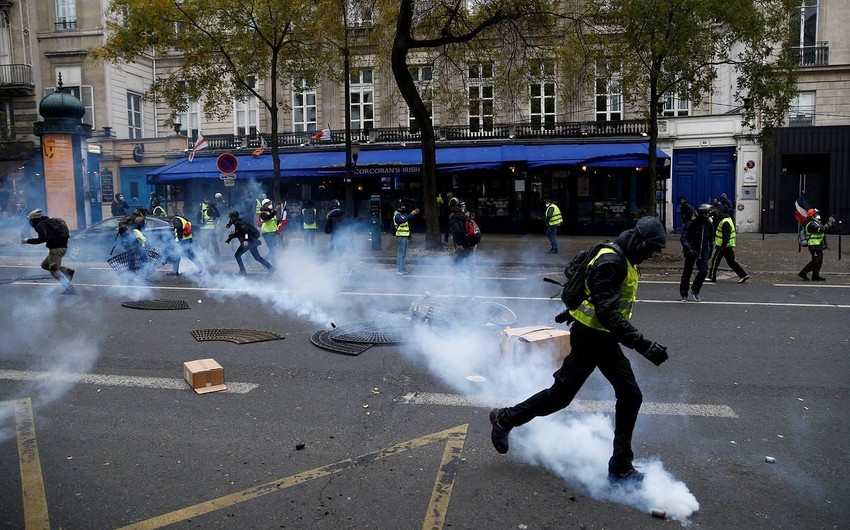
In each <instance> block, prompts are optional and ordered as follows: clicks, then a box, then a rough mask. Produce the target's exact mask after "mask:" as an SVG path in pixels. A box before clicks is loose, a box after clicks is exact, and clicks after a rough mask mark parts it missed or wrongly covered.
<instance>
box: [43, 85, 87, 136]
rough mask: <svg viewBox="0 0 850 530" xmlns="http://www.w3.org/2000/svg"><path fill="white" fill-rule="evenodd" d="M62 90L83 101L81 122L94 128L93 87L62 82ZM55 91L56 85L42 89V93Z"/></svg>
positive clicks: (46, 93)
mask: <svg viewBox="0 0 850 530" xmlns="http://www.w3.org/2000/svg"><path fill="white" fill-rule="evenodd" d="M62 90H64V91H65V92H68V93H69V94H73V96H74V97H75V98H77V99H79V100H80V101H82V102H83V107H84V108H85V109H86V113H85V114H83V123H87V124H89V125H91V126H92V128H94V88H92V87H91V86H86V85H83V86H79V85H77V86H68V85H65V84H63V85H62ZM54 92H56V87H48V88H45V89H44V95H45V96H46V95H48V94H52V93H54Z"/></svg>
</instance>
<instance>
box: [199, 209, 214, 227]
mask: <svg viewBox="0 0 850 530" xmlns="http://www.w3.org/2000/svg"><path fill="white" fill-rule="evenodd" d="M208 208H209V206H208V205H207V203H205V202H202V203H201V230H215V217H212V216H211V215H210V214H208V213H207V209H208Z"/></svg>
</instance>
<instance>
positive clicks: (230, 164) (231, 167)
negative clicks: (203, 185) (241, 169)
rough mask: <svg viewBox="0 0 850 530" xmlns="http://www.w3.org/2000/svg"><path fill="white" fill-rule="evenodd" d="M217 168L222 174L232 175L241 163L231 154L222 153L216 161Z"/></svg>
mask: <svg viewBox="0 0 850 530" xmlns="http://www.w3.org/2000/svg"><path fill="white" fill-rule="evenodd" d="M215 165H216V167H218V170H219V171H221V172H222V173H227V174H228V175H230V174H231V173H234V172H235V171H236V167H237V166H238V165H239V161H238V160H236V157H235V156H234V155H232V154H230V153H222V154H220V155H218V158H217V159H216V161H215Z"/></svg>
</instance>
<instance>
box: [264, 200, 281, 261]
mask: <svg viewBox="0 0 850 530" xmlns="http://www.w3.org/2000/svg"><path fill="white" fill-rule="evenodd" d="M279 211H280V205H279V204H278V205H277V206H275V207H272V201H271V199H263V202H262V203H261V204H260V216H259V222H260V233H261V234H262V235H263V241H265V243H266V246H267V247H268V249H269V253H268V254H266V259H267V260H270V261H271V262H272V264H274V253H275V252H276V251H277V243H278V233H277V212H279Z"/></svg>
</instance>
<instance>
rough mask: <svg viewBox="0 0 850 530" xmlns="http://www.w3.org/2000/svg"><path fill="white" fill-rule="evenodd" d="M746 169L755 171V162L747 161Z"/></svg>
mask: <svg viewBox="0 0 850 530" xmlns="http://www.w3.org/2000/svg"><path fill="white" fill-rule="evenodd" d="M746 167H747V169H753V168H754V167H756V163H755V161H754V160H747V165H746Z"/></svg>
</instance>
